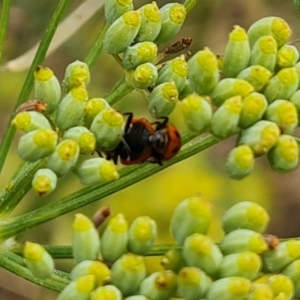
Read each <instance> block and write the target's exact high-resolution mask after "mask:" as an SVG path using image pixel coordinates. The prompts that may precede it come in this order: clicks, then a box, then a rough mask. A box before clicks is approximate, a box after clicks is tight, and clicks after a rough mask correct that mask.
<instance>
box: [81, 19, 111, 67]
mask: <svg viewBox="0 0 300 300" xmlns="http://www.w3.org/2000/svg"><path fill="white" fill-rule="evenodd" d="M108 28H109V24H108V23H105V24H104V26H103V28H102V30H101V31H100V34H99V36H98V37H97V39H96V41H95V42H94V44H93V46H92V48H91V50H90V52H89V53H88V54H87V56H86V58H85V59H84V61H85V63H86V64H87V65H88V66H89V67H90V68H91V67H92V66H94V64H95V63H96V60H97V58H98V56H99V54H100V53H101V51H102V48H103V39H104V36H105V34H106V31H107V29H108Z"/></svg>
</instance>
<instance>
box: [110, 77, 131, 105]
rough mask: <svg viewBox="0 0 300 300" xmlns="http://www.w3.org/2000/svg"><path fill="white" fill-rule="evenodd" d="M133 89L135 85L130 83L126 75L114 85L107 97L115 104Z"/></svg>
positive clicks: (111, 103)
mask: <svg viewBox="0 0 300 300" xmlns="http://www.w3.org/2000/svg"><path fill="white" fill-rule="evenodd" d="M132 91H133V87H132V86H130V85H129V84H128V82H127V80H126V78H125V76H124V77H122V78H121V79H120V80H119V81H118V82H117V83H116V84H115V85H114V87H113V88H112V90H111V91H110V92H109V93H108V94H107V95H106V96H105V99H106V101H107V102H108V103H109V104H110V105H113V104H115V103H116V102H118V101H119V100H120V99H121V98H123V97H124V96H125V95H127V94H129V93H130V92H132Z"/></svg>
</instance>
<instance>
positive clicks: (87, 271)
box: [70, 260, 111, 286]
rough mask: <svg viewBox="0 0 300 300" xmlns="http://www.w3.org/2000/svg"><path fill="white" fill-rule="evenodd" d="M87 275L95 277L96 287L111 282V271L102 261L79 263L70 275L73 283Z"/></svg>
mask: <svg viewBox="0 0 300 300" xmlns="http://www.w3.org/2000/svg"><path fill="white" fill-rule="evenodd" d="M85 275H94V276H95V285H96V286H102V285H105V284H106V283H108V282H109V281H110V278H111V271H110V269H109V268H108V267H107V265H106V264H104V263H103V262H101V261H93V260H84V261H82V262H80V263H78V264H77V265H76V266H75V267H74V268H73V270H72V271H71V273H70V276H71V279H72V281H74V280H76V279H77V278H79V277H82V276H85Z"/></svg>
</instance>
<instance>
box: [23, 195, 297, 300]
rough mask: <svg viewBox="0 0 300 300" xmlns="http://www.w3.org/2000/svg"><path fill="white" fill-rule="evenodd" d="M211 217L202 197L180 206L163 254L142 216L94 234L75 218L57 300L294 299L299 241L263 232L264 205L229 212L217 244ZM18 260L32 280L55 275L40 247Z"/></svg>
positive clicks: (114, 220) (90, 223)
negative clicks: (154, 261)
mask: <svg viewBox="0 0 300 300" xmlns="http://www.w3.org/2000/svg"><path fill="white" fill-rule="evenodd" d="M212 217H213V211H212V205H211V204H210V203H208V202H206V201H205V200H203V198H202V197H200V196H193V197H190V198H187V199H185V200H183V201H182V202H181V203H179V205H178V206H177V207H176V208H175V211H174V212H173V214H172V216H171V222H170V232H171V235H172V236H173V238H174V240H175V243H174V244H173V245H169V246H168V247H167V249H166V245H163V246H161V247H160V245H154V243H155V239H156V236H157V225H156V222H155V221H154V220H153V219H151V218H150V217H148V216H140V217H138V218H136V219H135V220H134V221H133V222H132V223H131V224H129V223H128V221H127V220H126V218H125V216H124V215H123V214H117V215H116V216H113V217H111V218H110V219H109V220H108V223H107V225H106V227H105V228H103V230H101V234H99V232H98V230H97V228H96V227H97V226H98V225H99V224H98V222H97V221H95V220H96V219H97V217H96V218H95V217H94V218H93V220H91V219H89V218H88V217H87V216H85V215H83V214H79V213H78V214H76V215H75V220H74V222H73V226H72V227H73V242H72V249H73V257H74V260H75V266H74V267H73V269H72V270H71V271H70V281H69V283H68V284H67V285H66V287H65V288H64V289H63V290H62V292H61V293H60V294H59V296H58V300H69V299H82V300H88V299H91V300H99V299H116V300H119V299H120V300H121V299H126V300H168V299H170V298H183V299H187V300H198V299H203V300H215V299H224V300H273V299H277V300H279V299H286V300H288V299H294V298H298V297H300V241H299V240H296V239H289V240H282V241H280V240H279V239H278V238H277V237H275V236H272V235H269V234H264V232H265V230H266V228H267V226H268V223H269V219H270V217H269V215H268V213H267V212H266V210H265V209H264V208H263V207H262V206H260V205H259V204H256V203H254V202H249V201H243V202H240V203H237V204H235V205H233V206H232V207H231V208H229V209H228V210H227V211H226V212H225V213H224V215H223V218H222V221H221V225H222V230H223V232H224V235H223V237H222V238H221V240H220V241H219V242H218V243H216V242H214V241H213V239H212V238H211V237H209V236H208V235H207V232H208V231H209V228H210V224H211V221H212ZM104 220H105V219H103V218H102V222H101V223H103V221H104ZM154 249H155V250H154ZM153 254H154V255H158V254H159V255H161V268H160V270H155V269H153V268H152V270H153V271H152V273H149V270H147V265H146V264H145V260H144V258H145V257H146V256H149V255H153ZM23 256H24V257H25V261H26V264H27V266H28V268H29V269H30V270H31V272H32V274H33V275H34V276H35V277H37V278H41V279H46V278H49V277H51V276H52V275H53V270H54V264H53V260H52V259H51V256H50V255H49V254H48V253H47V252H46V251H45V249H44V248H43V247H42V246H40V245H38V244H34V243H30V242H26V244H25V246H24V250H23Z"/></svg>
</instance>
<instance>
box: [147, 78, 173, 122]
mask: <svg viewBox="0 0 300 300" xmlns="http://www.w3.org/2000/svg"><path fill="white" fill-rule="evenodd" d="M177 101H178V90H177V87H176V85H175V83H174V82H165V83H162V84H160V85H158V86H156V87H155V88H154V89H153V91H152V92H151V94H150V95H149V97H148V110H149V112H150V114H151V115H152V117H153V118H160V117H165V116H168V115H169V114H170V113H171V112H172V111H173V109H174V108H175V105H176V103H177Z"/></svg>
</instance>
